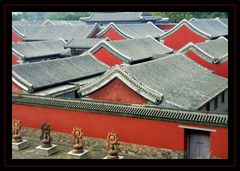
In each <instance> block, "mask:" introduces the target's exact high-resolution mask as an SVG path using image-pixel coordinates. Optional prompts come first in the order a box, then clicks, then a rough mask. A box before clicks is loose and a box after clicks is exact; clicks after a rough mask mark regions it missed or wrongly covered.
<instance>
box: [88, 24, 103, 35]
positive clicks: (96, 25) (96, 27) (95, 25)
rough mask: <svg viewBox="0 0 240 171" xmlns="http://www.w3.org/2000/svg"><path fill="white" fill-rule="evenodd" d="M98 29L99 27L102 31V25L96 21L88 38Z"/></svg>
mask: <svg viewBox="0 0 240 171" xmlns="http://www.w3.org/2000/svg"><path fill="white" fill-rule="evenodd" d="M97 29H99V30H100V32H101V28H100V26H99V25H98V24H97V23H95V24H94V28H93V29H92V30H90V33H89V34H88V35H87V36H86V38H89V37H90V36H92V34H93V33H94V32H95V31H96V30H97Z"/></svg>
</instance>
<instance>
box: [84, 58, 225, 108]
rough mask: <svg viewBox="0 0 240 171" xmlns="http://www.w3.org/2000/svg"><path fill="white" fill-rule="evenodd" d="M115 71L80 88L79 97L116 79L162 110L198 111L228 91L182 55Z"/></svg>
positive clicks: (221, 81)
mask: <svg viewBox="0 0 240 171" xmlns="http://www.w3.org/2000/svg"><path fill="white" fill-rule="evenodd" d="M116 67H117V68H116ZM116 67H113V68H112V71H107V72H106V73H105V74H103V75H102V76H101V77H100V78H99V79H97V80H96V81H93V82H92V83H90V84H86V85H84V86H83V87H81V88H80V90H79V91H80V92H81V94H82V95H87V94H90V93H92V92H94V91H97V90H98V89H100V88H101V87H103V86H104V85H106V84H108V83H109V82H110V81H111V80H112V79H114V78H116V77H118V78H119V79H120V80H122V81H123V82H124V83H125V84H127V85H128V86H129V87H130V88H131V89H133V90H134V91H135V92H137V93H138V94H140V95H142V96H143V97H145V98H146V99H148V100H149V101H151V102H153V103H154V104H158V105H160V106H161V107H167V108H181V109H199V108H200V107H202V106H203V105H204V104H206V103H207V102H208V101H209V100H211V99H213V98H214V97H215V96H216V95H218V94H220V93H221V92H223V91H224V90H226V89H227V88H228V80H227V79H225V78H222V77H219V76H217V75H214V74H212V73H211V72H210V71H209V70H208V69H206V68H203V67H202V66H201V65H199V64H197V63H196V62H194V61H192V60H191V59H188V58H187V57H186V56H184V55H183V54H174V55H169V56H167V57H164V58H160V59H157V60H152V61H149V62H144V63H139V64H135V65H130V66H125V67H120V66H116ZM114 73H115V74H114ZM209 85H210V86H209Z"/></svg>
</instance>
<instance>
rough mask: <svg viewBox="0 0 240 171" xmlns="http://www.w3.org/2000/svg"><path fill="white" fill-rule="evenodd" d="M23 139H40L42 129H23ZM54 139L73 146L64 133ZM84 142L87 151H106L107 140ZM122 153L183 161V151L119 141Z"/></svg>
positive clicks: (88, 139)
mask: <svg viewBox="0 0 240 171" xmlns="http://www.w3.org/2000/svg"><path fill="white" fill-rule="evenodd" d="M22 133H23V137H26V138H31V139H40V138H39V136H40V135H41V130H40V129H34V128H26V127H22ZM51 136H52V137H53V143H54V142H56V143H61V144H67V145H71V140H72V134H66V133H62V132H53V131H52V132H51ZM83 141H84V143H85V148H86V149H87V150H91V149H96V150H100V151H105V144H106V143H107V140H106V139H101V138H93V137H87V136H83ZM119 143H120V145H119V148H120V153H119V155H127V156H135V157H137V158H144V159H183V158H184V152H183V151H173V150H170V149H163V148H156V147H150V146H145V145H139V144H131V143H126V142H121V141H119Z"/></svg>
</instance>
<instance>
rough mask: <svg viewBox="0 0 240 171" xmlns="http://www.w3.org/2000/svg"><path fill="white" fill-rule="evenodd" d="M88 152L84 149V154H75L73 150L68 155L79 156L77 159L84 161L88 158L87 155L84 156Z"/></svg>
mask: <svg viewBox="0 0 240 171" xmlns="http://www.w3.org/2000/svg"><path fill="white" fill-rule="evenodd" d="M88 151H89V150H85V149H83V152H82V153H73V150H72V151H69V152H68V153H67V154H69V155H72V156H77V157H79V158H80V159H84V158H85V157H86V155H84V154H86V153H87V152H88Z"/></svg>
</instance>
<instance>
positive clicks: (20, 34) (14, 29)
mask: <svg viewBox="0 0 240 171" xmlns="http://www.w3.org/2000/svg"><path fill="white" fill-rule="evenodd" d="M12 30H13V31H14V32H15V33H17V34H18V35H19V36H21V37H22V38H25V37H26V35H25V34H23V33H21V32H20V31H19V30H18V29H17V28H16V27H14V26H13V25H12Z"/></svg>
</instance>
